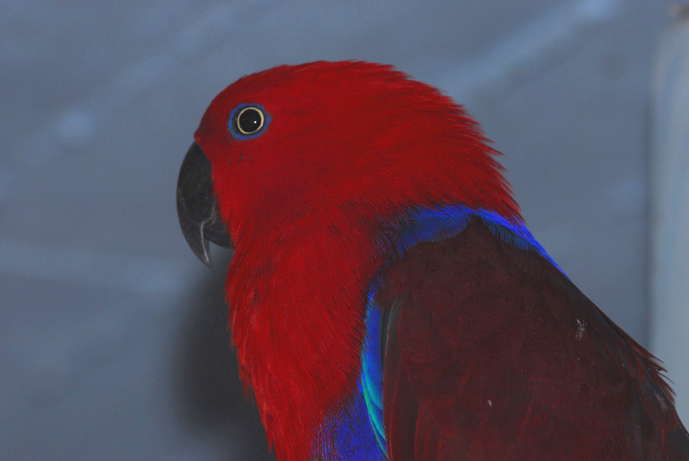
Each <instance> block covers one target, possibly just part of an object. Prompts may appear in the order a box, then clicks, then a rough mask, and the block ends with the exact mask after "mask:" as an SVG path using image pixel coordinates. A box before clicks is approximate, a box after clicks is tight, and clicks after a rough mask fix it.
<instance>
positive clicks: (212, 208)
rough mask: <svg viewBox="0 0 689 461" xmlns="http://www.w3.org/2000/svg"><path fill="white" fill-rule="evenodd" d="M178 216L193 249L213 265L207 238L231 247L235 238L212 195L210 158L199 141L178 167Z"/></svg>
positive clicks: (206, 263)
mask: <svg viewBox="0 0 689 461" xmlns="http://www.w3.org/2000/svg"><path fill="white" fill-rule="evenodd" d="M177 216H178V217H179V224H180V226H182V233H183V234H184V238H185V239H187V243H188V244H189V246H190V247H191V250H192V251H193V252H194V254H195V255H196V256H198V258H199V259H200V260H201V262H203V263H204V264H205V265H206V266H208V267H210V268H211V269H212V268H213V264H212V262H211V255H210V251H209V245H208V242H209V241H210V242H213V243H215V244H218V245H221V246H225V247H231V246H232V242H231V240H230V235H229V233H228V232H227V227H226V226H225V224H224V223H223V222H222V221H221V219H220V216H219V214H218V205H217V203H216V201H215V196H214V195H213V183H212V181H211V162H210V161H209V160H208V158H207V157H206V154H204V153H203V151H202V150H201V147H200V146H199V145H198V144H196V143H193V144H192V145H191V147H190V148H189V151H188V152H187V155H186V157H184V161H183V162H182V168H181V169H180V170H179V179H178V180H177Z"/></svg>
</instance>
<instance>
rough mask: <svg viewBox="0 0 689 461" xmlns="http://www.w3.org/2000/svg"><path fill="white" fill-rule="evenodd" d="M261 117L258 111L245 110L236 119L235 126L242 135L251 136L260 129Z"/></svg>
mask: <svg viewBox="0 0 689 461" xmlns="http://www.w3.org/2000/svg"><path fill="white" fill-rule="evenodd" d="M261 125H263V117H261V113H260V112H259V111H258V109H253V108H250V109H245V110H244V111H243V112H242V113H241V114H239V117H238V118H237V126H238V127H239V130H240V131H241V132H242V133H246V134H251V133H255V132H257V131H258V130H260V129H261Z"/></svg>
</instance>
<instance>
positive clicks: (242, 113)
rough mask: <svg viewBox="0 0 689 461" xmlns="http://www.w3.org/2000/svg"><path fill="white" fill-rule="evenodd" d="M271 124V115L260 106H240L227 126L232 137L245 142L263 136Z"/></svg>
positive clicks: (231, 115) (232, 114) (231, 116)
mask: <svg viewBox="0 0 689 461" xmlns="http://www.w3.org/2000/svg"><path fill="white" fill-rule="evenodd" d="M269 123H270V115H268V112H266V110H265V109H264V108H263V106H261V105H260V104H240V105H239V106H237V107H236V108H235V109H234V110H233V111H232V113H231V114H230V120H229V121H228V123H227V124H228V127H229V129H230V133H232V136H234V137H235V138H237V139H240V140H242V141H245V140H247V139H252V138H255V137H256V136H259V135H261V134H263V132H264V131H265V130H266V127H267V126H268V124H269Z"/></svg>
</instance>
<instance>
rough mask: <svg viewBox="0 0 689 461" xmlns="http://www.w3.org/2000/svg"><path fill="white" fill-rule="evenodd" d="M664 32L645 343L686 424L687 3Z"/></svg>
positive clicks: (655, 115) (655, 92) (657, 77)
mask: <svg viewBox="0 0 689 461" xmlns="http://www.w3.org/2000/svg"><path fill="white" fill-rule="evenodd" d="M675 12H676V15H677V16H678V18H677V19H678V20H677V22H676V23H675V24H674V25H673V26H672V27H671V28H670V29H669V30H668V31H667V32H666V33H665V34H664V37H663V40H662V42H661V46H660V47H659V55H658V59H657V63H656V67H655V72H654V74H653V87H652V99H651V160H652V161H651V164H650V165H651V175H650V185H651V188H650V192H651V193H650V207H649V208H650V223H651V226H650V243H651V246H650V249H651V251H650V260H649V269H650V272H649V273H650V280H649V282H650V287H649V288H650V290H649V291H650V305H649V309H650V310H651V324H650V335H649V337H650V346H651V349H652V350H653V352H654V353H656V354H657V355H658V356H659V357H661V358H662V359H663V362H664V363H665V366H666V367H667V369H668V371H669V377H670V378H671V379H672V381H673V384H674V387H675V389H676V390H677V409H678V410H679V411H680V412H681V414H683V415H685V424H686V423H689V421H686V419H687V418H688V417H689V392H688V391H689V367H688V366H686V363H687V361H688V360H687V353H688V351H689V334H688V333H687V330H688V328H689V285H687V280H688V279H689V6H687V7H685V8H676V9H675Z"/></svg>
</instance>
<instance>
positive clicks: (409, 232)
mask: <svg viewBox="0 0 689 461" xmlns="http://www.w3.org/2000/svg"><path fill="white" fill-rule="evenodd" d="M474 217H476V218H478V219H480V220H481V221H482V222H483V223H484V224H485V225H486V227H487V228H488V229H489V230H490V231H491V232H492V233H493V234H494V235H495V236H497V237H499V238H500V239H502V240H503V241H505V242H507V243H509V244H511V245H514V246H515V247H517V248H520V249H522V250H532V251H535V252H537V253H538V254H540V255H541V256H543V257H544V258H545V259H546V260H548V261H549V262H550V263H551V264H552V265H553V266H555V267H556V268H557V269H558V270H559V271H560V272H562V269H560V267H559V266H558V265H557V264H556V263H555V261H554V260H553V259H552V258H551V257H550V255H548V253H546V251H545V250H544V249H543V247H542V246H541V245H540V244H539V243H538V242H537V241H536V239H535V238H534V236H533V235H531V232H529V230H528V229H527V228H526V226H525V225H524V223H523V222H521V221H518V220H514V221H512V220H508V219H506V218H504V217H503V216H501V215H499V214H497V213H496V212H494V211H489V210H484V209H477V210H474V209H471V208H467V207H464V206H461V205H452V206H444V207H440V208H420V209H414V210H410V211H409V213H408V215H407V216H406V217H405V219H404V220H403V221H402V226H401V228H400V234H399V240H398V242H397V252H398V254H397V255H396V257H397V258H401V257H402V256H403V255H404V254H405V253H406V252H407V251H408V250H409V249H410V248H412V247H414V246H416V245H417V244H419V243H422V242H439V241H441V240H445V239H448V238H451V237H454V236H455V235H457V234H459V233H460V232H461V231H463V230H464V229H465V228H466V226H467V224H468V223H469V220H471V218H474ZM563 274H564V272H563Z"/></svg>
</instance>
